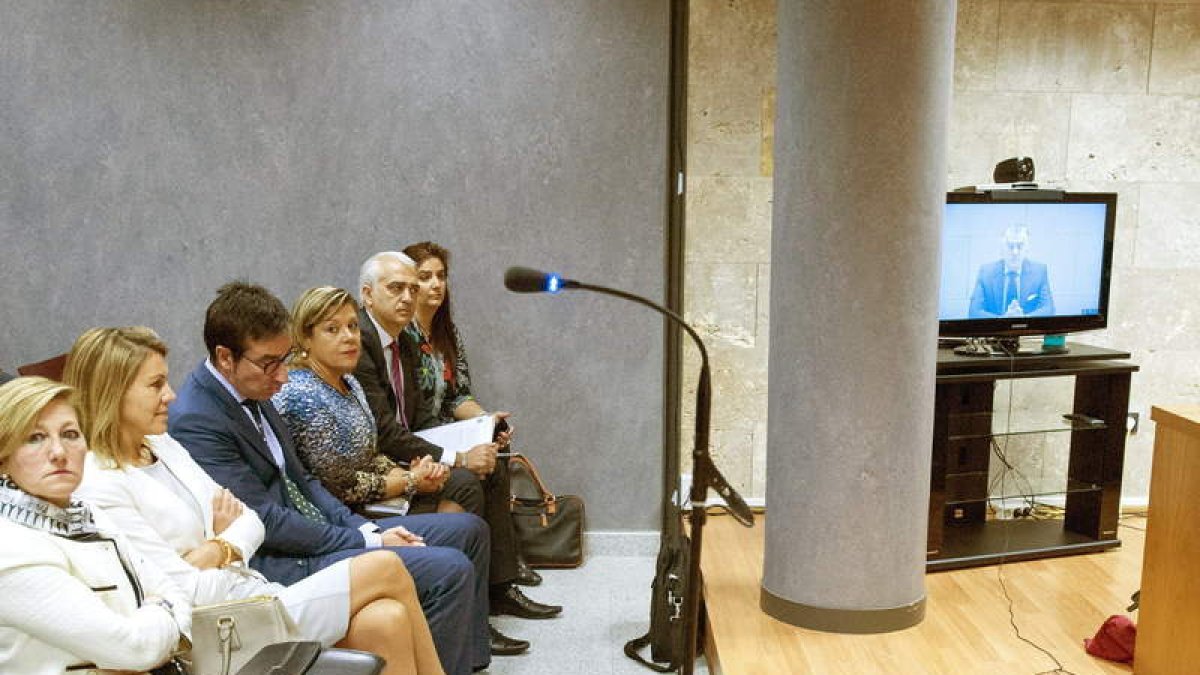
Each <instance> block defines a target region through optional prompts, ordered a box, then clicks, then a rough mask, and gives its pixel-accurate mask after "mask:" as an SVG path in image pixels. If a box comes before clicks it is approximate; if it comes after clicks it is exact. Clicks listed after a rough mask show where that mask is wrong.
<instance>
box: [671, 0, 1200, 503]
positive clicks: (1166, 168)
mask: <svg viewBox="0 0 1200 675" xmlns="http://www.w3.org/2000/svg"><path fill="white" fill-rule="evenodd" d="M691 9H692V19H691V26H690V30H691V37H690V41H691V44H690V49H691V56H690V63H689V67H690V72H689V78H690V81H689V89H690V93H689V115H688V174H689V190H688V203H687V232H688V235H687V238H688V242H687V248H686V255H685V258H686V268H685V269H686V275H687V280H686V291H685V297H686V301H685V314H686V316H687V318H688V319H689V320H690V321H691V322H692V323H693V325H695V326H696V327H697V329H699V330H700V331H701V333H702V334H703V335H704V336H705V338H706V341H707V343H708V345H709V350H710V352H711V358H712V361H713V364H712V366H713V384H714V403H713V420H712V441H713V452H714V456H715V457H716V459H717V463H718V465H719V466H720V467H721V468H722V470H723V471H724V473H725V474H726V476H727V477H728V478H729V479H730V481H731V482H732V483H733V484H734V486H735V487H737V488H738V489H739V490H742V491H743V494H745V495H747V496H750V497H759V498H761V497H762V495H763V494H764V481H765V475H764V471H765V465H766V462H765V458H766V409H767V406H766V395H767V392H766V383H767V376H766V373H767V334H768V331H767V321H768V319H769V314H768V306H767V297H768V284H769V282H770V240H771V237H770V227H771V166H772V161H771V140H772V138H771V123H772V119H773V115H774V110H773V101H774V87H775V66H774V61H775V23H774V12H775V3H774V2H773V1H772V0H692V2H691ZM956 42H957V44H956V49H955V82H954V101H953V104H952V105H953V108H952V111H951V128H950V129H949V133H950V143H949V146H950V156H949V158H948V167H949V169H948V172H949V175H948V176H945V177H942V178H941V179H942V180H943V181H944V182H945V184H946V186H947V188H952V187H957V186H961V185H969V184H975V183H980V182H989V181H990V180H991V170H992V166H993V165H994V164H995V163H996V162H997V161H999V160H1001V159H1004V158H1007V157H1012V156H1017V155H1027V156H1030V157H1033V158H1034V160H1035V161H1036V163H1037V174H1038V175H1037V178H1038V180H1039V182H1042V183H1053V184H1057V185H1059V186H1061V187H1064V188H1066V189H1069V190H1073V191H1085V190H1095V191H1115V192H1117V193H1119V195H1120V197H1119V204H1120V206H1119V211H1118V218H1117V242H1116V253H1115V260H1114V272H1113V281H1112V303H1111V318H1110V322H1109V323H1110V327H1109V329H1108V330H1106V331H1103V332H1094V333H1085V334H1081V335H1079V336H1076V337H1074V338H1073V339H1075V340H1078V341H1081V342H1088V343H1092V344H1097V345H1102V346H1110V347H1114V348H1120V349H1125V350H1128V351H1130V352H1131V353H1132V354H1133V360H1134V361H1135V362H1137V363H1138V364H1139V365H1140V366H1141V368H1142V370H1141V372H1140V373H1138V374H1136V375H1135V376H1134V380H1133V391H1132V401H1131V410H1133V411H1135V412H1138V413H1140V414H1141V416H1142V421H1143V424H1142V428H1141V431H1140V432H1139V433H1138V434H1135V435H1132V436H1130V437H1129V441H1128V445H1127V452H1126V466H1125V488H1124V499H1125V501H1126V502H1127V503H1131V504H1136V503H1139V502H1142V501H1144V500H1145V497H1146V494H1147V483H1148V481H1149V475H1150V474H1149V465H1150V451H1151V445H1152V443H1153V424H1152V423H1150V422H1149V420H1148V418H1149V409H1150V406H1151V405H1157V404H1166V403H1173V402H1179V401H1190V402H1195V401H1197V400H1200V341H1198V337H1200V0H1193V1H1192V2H1182V3H1181V2H1173V3H1145V2H1120V1H1117V2H1094V1H1088V2H1084V1H1079V2H1070V1H1064V2H1051V1H1032V2H1030V1H1025V2H1017V1H1015V0H962V1H960V2H959V7H958V31H957V41H956ZM898 170H899V169H898ZM885 346H886V342H885V341H883V340H881V348H885ZM797 357H798V358H819V355H817V354H803V353H800V354H797ZM685 359H686V362H685V368H686V373H687V375H686V379H687V380H688V381H690V380H693V379H694V376H693V375H692V374H693V373H694V372H695V368H696V363H695V355H694V354H693V353H691V352H690V351H685ZM693 396H694V390H693V389H692V388H691V387H690V386H689V387H688V388H686V389H685V409H684V410H685V413H684V433H683V438H684V441H683V442H684V444H685V446H684V447H685V448H690V443H691V435H690V430H691V426H692V423H693V418H692V416H691V399H692V397H693ZM1010 396H1011V397H1012V400H1011V403H1012V408H1013V411H1014V412H1013V420H1012V425H1013V426H1014V427H1016V426H1019V425H1020V424H1021V420H1022V417H1023V416H1025V415H1027V414H1031V413H1033V412H1036V411H1039V410H1046V409H1049V410H1060V409H1061V410H1063V411H1066V410H1068V409H1069V408H1070V402H1071V399H1070V388H1069V383H1067V382H1065V381H1064V382H1055V381H1053V380H1040V381H1022V382H1018V383H1017V384H1016V385H1015V386H1013V387H1012V388H1011V390H1010V388H1008V387H1006V386H1002V387H999V388H998V389H997V399H998V400H997V410H1005V409H1007V408H1008V407H1009V404H1010V400H1009V397H1010ZM1064 436H1065V434H1058V435H1050V436H1038V437H1027V438H1025V439H1023V440H1022V441H1020V442H1014V443H1013V444H1012V445H1011V446H1010V448H1009V454H1010V456H1011V457H1012V458H1013V459H1015V461H1016V462H1017V467H1018V469H1020V470H1021V473H1022V474H1023V476H1024V477H1025V478H1026V479H1028V482H1029V483H1030V484H1031V485H1032V486H1033V489H1034V490H1042V489H1052V488H1053V486H1054V485H1056V484H1061V474H1062V469H1063V468H1064V466H1065V460H1064V459H1063V458H1062V457H1061V456H1060V455H1061V454H1062V453H1064V452H1065V447H1066V446H1065V444H1066V440H1067V439H1066V438H1064ZM831 451H836V449H831ZM1019 489H1020V490H1025V489H1027V488H1026V487H1025V486H1024V484H1022V485H1021V487H1020V488H1019ZM1009 491H1012V490H1011V485H1010V489H1009Z"/></svg>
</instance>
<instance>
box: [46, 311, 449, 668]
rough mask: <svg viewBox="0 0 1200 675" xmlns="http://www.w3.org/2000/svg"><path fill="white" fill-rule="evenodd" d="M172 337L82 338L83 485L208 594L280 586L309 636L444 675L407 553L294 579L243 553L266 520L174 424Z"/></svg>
mask: <svg viewBox="0 0 1200 675" xmlns="http://www.w3.org/2000/svg"><path fill="white" fill-rule="evenodd" d="M166 353H167V348H166V345H165V344H163V342H162V341H161V340H160V339H159V338H158V336H157V335H156V334H155V333H154V331H152V330H150V329H148V328H140V327H133V328H96V329H92V330H90V331H88V332H86V333H84V334H83V335H81V336H80V337H79V339H78V340H77V341H76V342H75V346H74V347H73V348H72V350H71V353H70V355H69V357H68V361H67V369H66V373H65V374H64V379H65V380H66V381H67V382H68V383H70V384H72V385H74V386H75V387H76V388H77V389H78V390H79V395H78V403H77V407H78V409H79V413H80V421H81V423H82V425H83V429H84V432H85V433H86V434H87V437H88V443H89V446H90V447H91V453H90V454H89V456H88V460H87V461H88V464H87V471H86V472H85V476H84V481H83V486H82V487H81V488H80V494H82V495H85V496H86V498H87V499H88V500H89V501H91V502H92V503H94V504H96V505H97V506H100V507H101V508H103V509H104V511H106V512H107V513H108V515H109V517H111V518H112V519H113V520H114V521H115V522H116V523H117V524H118V525H119V526H120V527H121V529H122V530H123V531H124V532H125V534H126V536H128V537H129V538H130V539H131V540H132V541H133V542H134V543H135V544H136V545H137V546H138V547H139V549H141V550H142V551H143V552H144V554H145V555H146V556H147V557H148V558H150V559H151V560H152V561H154V562H155V563H156V564H158V565H159V566H160V567H162V568H163V569H164V570H165V571H166V572H167V573H168V574H169V575H170V576H171V578H172V579H173V580H174V581H175V582H176V583H177V584H178V585H179V586H180V587H182V588H183V589H184V590H185V591H186V592H187V593H189V594H190V596H191V598H192V600H193V602H194V604H196V605H205V604H211V603H214V602H221V601H225V600H236V599H240V598H245V597H250V596H254V595H264V594H266V595H277V596H278V597H279V599H280V600H281V601H282V602H283V604H284V606H285V607H286V608H287V610H288V613H289V614H291V616H292V618H293V620H294V621H295V622H296V624H297V627H298V628H299V630H300V632H301V634H302V637H303V638H304V639H308V640H315V641H319V642H321V643H322V644H324V645H326V646H329V645H337V646H340V647H348V648H351V649H361V650H366V651H371V652H374V653H376V654H379V655H380V656H382V657H383V658H384V659H385V660H386V662H387V666H386V668H385V670H384V673H387V674H389V675H391V674H393V673H404V674H410V673H411V674H414V675H426V674H429V675H442V674H443V670H442V668H441V665H440V663H439V661H438V657H437V651H436V649H435V647H434V645H433V638H432V636H431V635H430V633H429V626H428V624H427V623H426V622H425V617H424V615H423V614H422V612H421V606H420V601H419V599H418V597H417V594H416V589H415V587H414V585H413V582H412V577H411V576H409V574H408V571H407V570H406V569H405V568H404V563H403V562H401V561H400V559H399V557H398V556H396V555H394V554H392V553H390V552H372V553H367V554H364V555H361V556H358V557H355V558H352V559H349V560H344V561H341V562H339V563H337V564H335V565H333V566H330V567H328V568H325V569H323V570H321V571H320V572H317V573H316V574H313V575H312V576H309V577H307V578H305V579H302V580H301V581H299V582H297V583H294V584H292V585H291V586H283V585H281V584H277V583H273V582H269V581H267V580H266V579H265V578H264V577H262V575H260V574H259V573H258V572H256V571H254V570H252V569H250V568H249V567H248V566H247V565H246V561H248V560H249V559H250V557H251V556H253V555H254V552H255V551H256V550H257V549H258V547H259V545H260V544H261V543H262V541H263V536H264V530H263V524H262V521H260V520H259V518H258V516H257V515H256V514H255V513H254V511H253V509H249V508H245V507H244V506H243V505H242V503H241V502H239V501H238V500H237V499H236V498H235V497H234V496H233V495H232V494H231V493H230V492H229V491H228V490H226V489H224V488H222V487H221V486H219V485H217V483H216V482H214V481H213V480H212V479H211V478H210V477H209V476H208V474H206V473H205V472H204V470H203V469H201V468H200V466H199V465H197V464H196V462H195V461H194V460H193V459H192V458H191V456H190V455H189V454H188V452H187V450H186V449H184V448H183V446H181V445H180V444H179V443H177V442H176V441H174V440H173V439H172V438H171V437H170V436H168V435H166V434H165V433H164V432H165V431H166V425H167V406H168V405H169V404H170V402H171V401H172V400H174V398H175V394H174V392H173V391H172V390H171V386H170V384H169V383H168V382H167V362H166Z"/></svg>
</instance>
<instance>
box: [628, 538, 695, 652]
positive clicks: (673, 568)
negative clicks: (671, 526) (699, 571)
mask: <svg viewBox="0 0 1200 675" xmlns="http://www.w3.org/2000/svg"><path fill="white" fill-rule="evenodd" d="M690 547H691V541H690V540H689V539H688V537H687V536H686V535H684V534H683V533H682V532H681V531H676V532H674V533H664V535H663V538H662V543H661V545H660V546H659V549H658V562H657V563H655V570H654V582H653V583H652V584H651V586H650V630H649V632H647V633H646V634H645V635H643V636H642V637H640V638H636V639H633V640H630V641H629V642H627V643H625V655H626V656H628V657H629V658H631V659H633V660H634V661H637V662H638V663H640V664H642V665H643V666H646V667H647V668H650V669H652V670H656V671H658V672H660V673H670V672H674V671H676V670H678V668H679V665H680V664H682V663H683V659H684V656H685V654H686V653H687V648H686V647H687V645H686V644H685V643H684V639H685V635H684V632H685V631H684V621H685V618H684V616H683V597H684V592H685V589H686V588H687V575H688V563H689V561H690V559H691V553H690V551H691V548H690ZM646 645H650V658H651V659H652V660H653V661H657V662H658V663H654V662H652V661H647V660H646V658H645V657H643V656H642V655H641V654H640V652H641V650H642V649H644V648H645V647H646ZM661 664H666V665H661Z"/></svg>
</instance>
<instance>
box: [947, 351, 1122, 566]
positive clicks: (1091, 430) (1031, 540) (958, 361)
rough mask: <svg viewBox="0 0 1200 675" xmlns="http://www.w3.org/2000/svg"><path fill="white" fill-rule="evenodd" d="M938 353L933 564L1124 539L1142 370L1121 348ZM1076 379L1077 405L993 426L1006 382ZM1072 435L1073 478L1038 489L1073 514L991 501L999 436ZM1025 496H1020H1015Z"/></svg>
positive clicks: (1016, 556)
mask: <svg viewBox="0 0 1200 675" xmlns="http://www.w3.org/2000/svg"><path fill="white" fill-rule="evenodd" d="M955 351H956V350H952V349H947V348H942V349H939V350H938V359H937V393H936V397H935V413H934V427H933V455H932V473H931V480H930V494H929V530H928V541H927V543H928V547H927V553H928V555H927V563H926V569H927V570H929V571H937V570H945V569H956V568H962V567H973V566H978V565H990V564H995V563H999V562H1004V561H1009V560H1028V559H1032V558H1045V557H1052V556H1060V555H1068V554H1072V553H1086V552H1091V551H1099V550H1103V549H1107V548H1113V547H1116V546H1120V545H1121V542H1120V540H1119V539H1117V516H1118V515H1119V513H1118V512H1119V508H1120V497H1121V470H1122V468H1123V464H1124V458H1125V433H1126V432H1125V418H1126V416H1127V415H1128V405H1129V384H1130V379H1131V375H1132V374H1133V373H1134V372H1137V370H1138V367H1137V366H1136V365H1135V364H1132V363H1127V362H1124V361H1121V360H1120V359H1127V358H1129V353H1128V352H1122V351H1117V350H1112V349H1104V348H1101V347H1093V346H1090V345H1083V344H1072V345H1070V349H1069V351H1068V352H1067V353H1062V354H1035V355H1031V356H1026V357H1021V358H1015V359H1000V358H995V357H992V356H975V355H961V354H956V353H955ZM1046 377H1073V378H1074V379H1075V393H1074V403H1073V405H1072V409H1071V410H1052V411H1042V412H1043V414H1042V415H1041V420H1039V421H1037V422H1036V424H1033V425H1031V426H1029V427H1027V428H1012V429H1010V428H1005V429H996V428H994V426H993V404H994V397H995V385H996V382H997V381H1000V380H1015V379H1038V378H1046ZM1056 433H1069V434H1070V452H1069V460H1068V465H1067V471H1066V480H1065V484H1062V485H1061V486H1059V488H1056V489H1054V490H1052V491H1045V492H1041V491H1039V494H1038V495H1035V497H1036V496H1040V497H1052V498H1053V499H1054V500H1056V501H1058V500H1061V501H1062V502H1064V503H1065V518H1064V519H1061V520H1059V519H1054V520H1015V519H1014V520H996V519H989V517H988V502H989V501H991V500H995V499H1000V498H1002V497H1003V496H1004V495H991V494H989V490H988V483H989V473H988V466H989V463H990V461H991V456H992V445H993V442H995V440H994V439H1002V438H1003V437H1005V436H1012V435H1016V434H1056ZM1012 496H1016V495H1012Z"/></svg>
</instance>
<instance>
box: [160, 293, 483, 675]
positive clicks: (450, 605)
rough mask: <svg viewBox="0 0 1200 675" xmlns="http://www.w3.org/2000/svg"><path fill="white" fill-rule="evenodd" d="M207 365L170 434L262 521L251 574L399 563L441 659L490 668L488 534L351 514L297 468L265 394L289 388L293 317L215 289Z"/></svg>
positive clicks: (422, 520)
mask: <svg viewBox="0 0 1200 675" xmlns="http://www.w3.org/2000/svg"><path fill="white" fill-rule="evenodd" d="M204 343H205V346H206V347H207V348H208V358H207V359H206V360H205V361H203V362H202V363H200V365H198V366H197V367H196V369H195V370H193V371H192V372H191V373H190V374H189V375H188V377H187V380H186V381H185V382H184V384H183V386H182V387H181V388H180V389H179V392H178V399H177V400H176V401H175V402H174V404H172V406H171V408H170V422H169V431H170V433H171V435H172V436H173V437H174V438H175V439H176V440H178V441H179V442H180V443H182V444H183V446H184V447H185V448H187V449H188V451H189V452H190V453H191V454H192V457H194V458H195V460H196V462H197V463H199V464H200V466H201V467H203V468H204V470H205V471H207V472H208V473H209V475H211V476H212V477H213V479H214V480H216V481H217V482H218V483H220V484H221V485H224V486H225V487H227V488H229V490H231V491H232V492H233V493H234V494H235V495H236V496H237V497H238V498H239V499H241V500H242V501H243V502H244V503H245V504H246V505H248V506H250V507H251V508H253V509H254V510H255V512H256V513H258V515H259V517H260V518H261V519H262V521H263V525H265V526H266V538H265V540H264V541H263V545H262V546H261V547H260V548H259V549H258V552H257V553H256V554H255V555H254V557H253V558H252V559H251V560H250V565H251V566H252V567H254V568H255V569H257V570H259V571H260V572H262V573H263V574H264V575H266V576H267V578H269V579H271V580H272V581H278V582H280V583H284V584H290V583H293V582H295V581H298V580H299V579H302V578H304V577H306V576H308V575H309V574H312V573H313V572H315V571H317V570H319V569H321V568H323V567H326V566H328V565H331V564H333V563H334V562H336V561H338V560H342V559H344V558H349V557H352V556H355V555H358V554H360V553H363V552H365V551H368V550H370V549H373V548H379V547H386V548H388V549H390V550H392V551H394V552H395V553H396V554H397V555H399V556H400V557H401V559H403V560H404V563H405V566H407V567H408V571H409V573H410V574H412V577H413V581H414V582H415V583H416V588H417V593H418V595H419V596H420V599H421V608H422V609H423V610H424V612H425V618H426V620H427V621H428V622H429V629H430V632H431V633H432V634H433V640H434V643H435V645H436V646H437V650H438V657H439V658H440V660H441V662H442V666H443V668H444V669H445V671H446V672H447V673H450V674H453V675H464V674H466V673H470V672H471V671H472V670H480V669H482V668H486V667H487V665H488V663H489V661H490V654H489V642H490V640H489V635H488V624H487V613H488V604H487V603H488V595H487V590H488V587H487V579H488V559H489V557H490V548H489V544H488V540H489V534H488V528H487V525H486V524H485V523H484V521H483V520H482V519H480V518H478V517H477V516H474V515H471V514H431V515H419V516H400V517H395V518H386V519H383V520H380V521H378V522H373V521H370V520H367V519H366V518H363V517H361V516H359V515H356V514H354V513H353V512H351V511H350V510H349V509H347V508H346V506H345V505H344V504H342V503H341V502H340V501H339V500H338V499H337V498H336V497H334V496H333V495H332V494H330V493H329V492H328V491H327V490H326V489H325V488H324V486H322V485H321V483H320V481H318V480H317V479H316V478H314V477H313V476H312V475H311V474H309V472H308V471H307V470H306V469H305V468H304V465H303V464H302V463H301V462H300V460H299V458H298V457H297V455H296V453H295V449H294V446H293V442H292V438H291V436H290V435H289V433H288V429H287V426H286V424H285V423H284V422H283V420H282V418H280V416H279V413H278V412H277V411H276V410H275V408H274V406H272V405H271V401H270V399H271V396H272V395H273V394H275V393H276V392H278V391H279V389H280V387H282V386H283V383H284V382H286V381H287V367H286V365H285V361H286V359H287V357H288V356H289V355H290V354H291V351H292V341H291V337H290V334H289V331H288V312H287V309H286V308H285V307H284V306H283V303H282V302H280V301H279V299H278V298H276V297H275V296H273V295H271V293H270V292H269V291H267V290H266V289H265V288H263V287H262V286H257V285H252V284H247V283H243V282H233V283H229V284H226V285H225V286H223V287H221V289H220V290H218V291H217V298H216V299H215V300H214V301H213V302H212V304H211V305H209V307H208V311H207V313H206V315H205V319H204Z"/></svg>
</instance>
